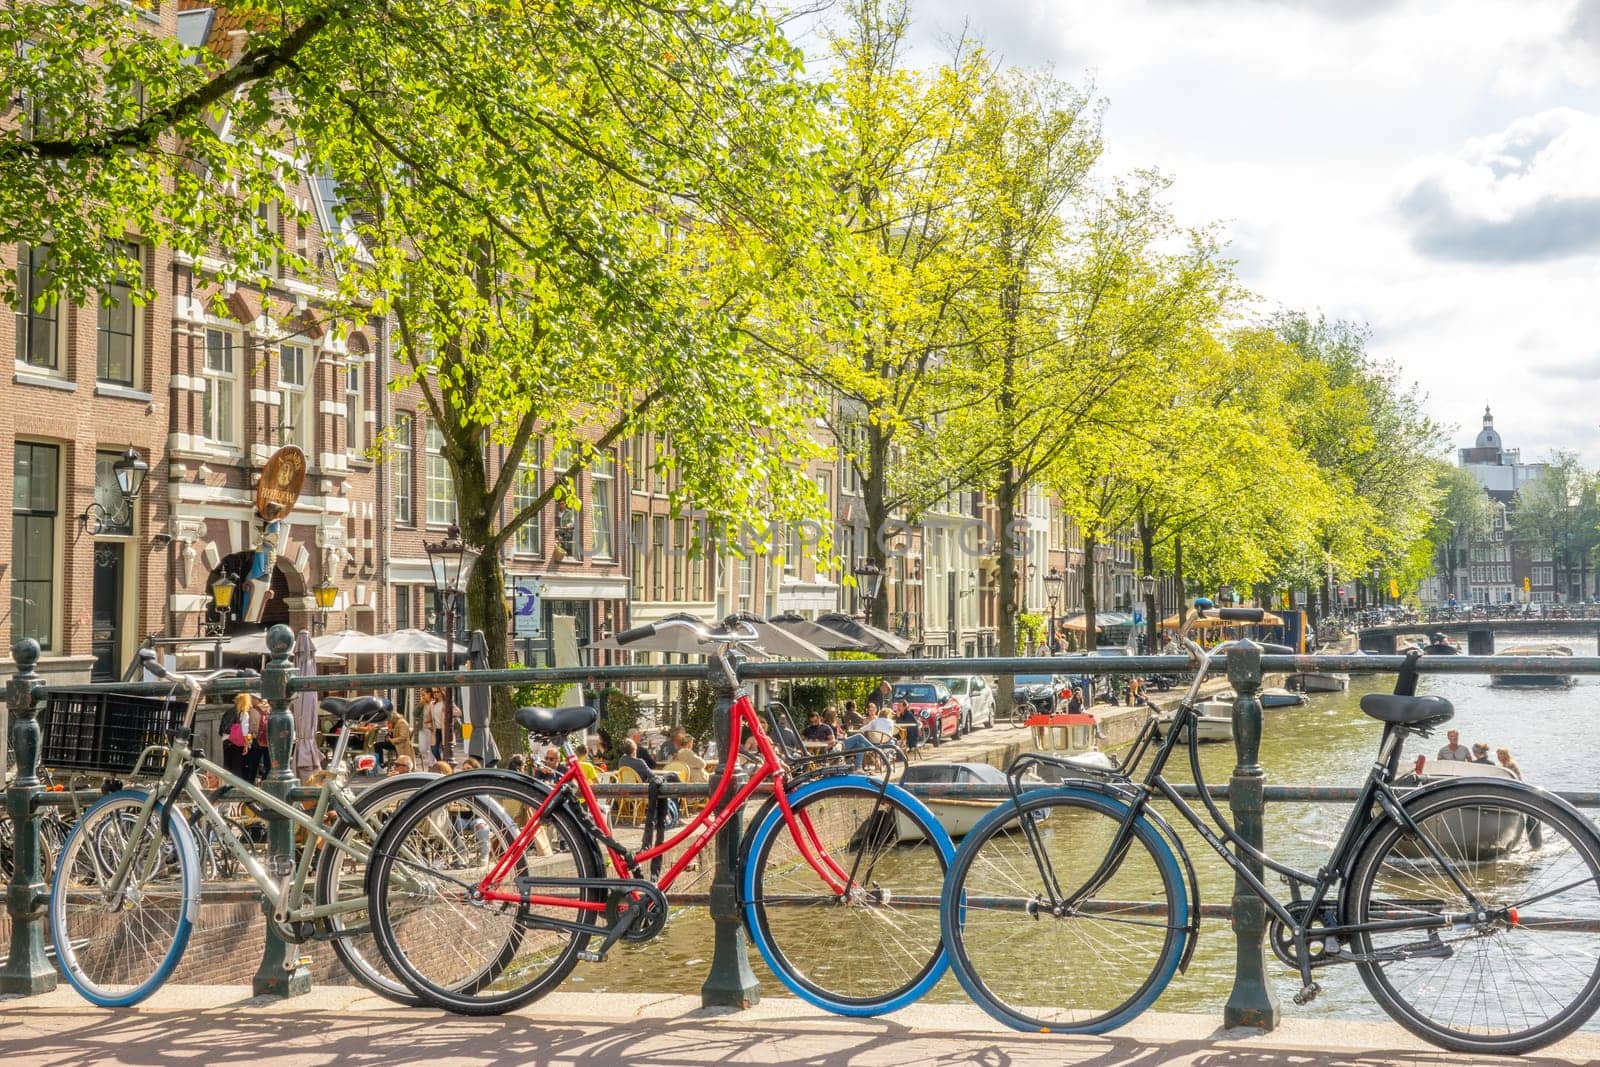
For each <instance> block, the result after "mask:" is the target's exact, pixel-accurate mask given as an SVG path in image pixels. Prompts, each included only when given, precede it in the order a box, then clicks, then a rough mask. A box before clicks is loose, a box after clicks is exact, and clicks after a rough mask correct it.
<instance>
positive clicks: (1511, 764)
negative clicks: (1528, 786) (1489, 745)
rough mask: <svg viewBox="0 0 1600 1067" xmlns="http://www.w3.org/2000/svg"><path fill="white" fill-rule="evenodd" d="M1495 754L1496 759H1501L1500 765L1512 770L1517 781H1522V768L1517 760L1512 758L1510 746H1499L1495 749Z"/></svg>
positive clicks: (1512, 774)
mask: <svg viewBox="0 0 1600 1067" xmlns="http://www.w3.org/2000/svg"><path fill="white" fill-rule="evenodd" d="M1494 755H1495V759H1497V760H1499V761H1500V766H1502V767H1504V768H1505V769H1506V770H1508V771H1510V772H1511V776H1512V777H1513V778H1515V779H1516V780H1517V781H1519V782H1520V781H1522V768H1521V767H1518V766H1517V761H1516V760H1514V759H1512V758H1511V750H1510V749H1509V748H1497V749H1495V750H1494Z"/></svg>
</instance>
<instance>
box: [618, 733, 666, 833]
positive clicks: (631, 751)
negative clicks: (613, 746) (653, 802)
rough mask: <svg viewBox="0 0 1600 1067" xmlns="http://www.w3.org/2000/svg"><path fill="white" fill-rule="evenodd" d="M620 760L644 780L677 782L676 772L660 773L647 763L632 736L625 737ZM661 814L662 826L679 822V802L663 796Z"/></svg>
mask: <svg viewBox="0 0 1600 1067" xmlns="http://www.w3.org/2000/svg"><path fill="white" fill-rule="evenodd" d="M618 762H619V763H620V764H621V765H622V766H624V767H626V768H628V769H629V770H630V771H632V772H633V773H634V774H637V775H638V776H639V780H640V781H642V782H676V781H677V780H678V776H677V775H676V774H658V773H657V772H655V771H653V770H651V769H650V768H649V767H648V766H646V765H645V762H644V760H642V759H640V758H639V746H638V745H637V744H636V743H635V742H634V739H633V738H632V737H628V738H624V739H623V742H622V756H621V758H620V759H619V760H618ZM659 803H660V808H659V809H658V810H659V812H660V814H659V816H658V817H659V818H660V820H661V825H662V827H663V828H664V829H665V828H670V827H673V826H676V825H677V824H678V802H677V801H676V800H674V799H673V798H672V797H662V798H661V800H660V802H659Z"/></svg>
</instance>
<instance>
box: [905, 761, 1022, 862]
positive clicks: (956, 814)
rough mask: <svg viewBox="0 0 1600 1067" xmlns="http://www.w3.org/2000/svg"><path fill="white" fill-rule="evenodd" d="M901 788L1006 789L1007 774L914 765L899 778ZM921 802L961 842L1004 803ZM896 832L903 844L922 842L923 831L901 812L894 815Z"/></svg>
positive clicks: (972, 766) (971, 766) (968, 766)
mask: <svg viewBox="0 0 1600 1067" xmlns="http://www.w3.org/2000/svg"><path fill="white" fill-rule="evenodd" d="M900 784H901V785H994V786H1000V787H1002V788H1003V787H1004V786H1005V784H1006V776H1005V772H1004V771H1002V770H1000V769H999V768H998V767H991V766H990V765H989V764H987V763H931V762H930V763H914V764H912V765H911V766H909V767H907V768H906V769H905V773H904V774H903V775H901V777H900ZM922 802H923V803H924V804H926V805H927V806H928V810H929V811H931V812H933V814H934V817H935V818H937V819H938V820H939V825H940V826H942V827H944V831H945V833H947V834H949V835H950V836H951V837H952V838H958V837H961V836H963V835H965V834H966V833H967V831H969V830H971V829H972V828H973V827H974V826H976V825H977V824H978V820H979V819H981V818H983V817H984V816H985V815H987V814H989V812H990V810H992V809H993V808H994V806H995V805H996V804H1003V803H1005V801H1004V800H985V799H981V798H979V797H938V796H925V797H923V798H922ZM895 829H896V831H897V833H898V834H899V840H900V841H901V842H905V843H909V842H913V841H921V840H922V831H921V830H920V829H919V828H918V827H917V825H916V824H915V823H913V822H912V821H911V820H910V819H908V818H906V816H905V815H904V814H902V813H900V812H899V811H896V813H895Z"/></svg>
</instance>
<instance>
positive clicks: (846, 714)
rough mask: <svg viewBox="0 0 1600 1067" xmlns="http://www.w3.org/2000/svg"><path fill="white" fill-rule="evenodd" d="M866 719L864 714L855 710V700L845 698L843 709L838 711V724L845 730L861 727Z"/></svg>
mask: <svg viewBox="0 0 1600 1067" xmlns="http://www.w3.org/2000/svg"><path fill="white" fill-rule="evenodd" d="M866 721H867V718H866V716H864V715H862V714H861V713H860V712H859V711H857V710H856V702H855V701H854V700H846V701H845V702H844V711H842V712H840V713H839V725H841V726H843V727H844V728H845V730H846V731H847V732H848V731H850V730H859V729H861V727H862V726H864V725H865V724H866Z"/></svg>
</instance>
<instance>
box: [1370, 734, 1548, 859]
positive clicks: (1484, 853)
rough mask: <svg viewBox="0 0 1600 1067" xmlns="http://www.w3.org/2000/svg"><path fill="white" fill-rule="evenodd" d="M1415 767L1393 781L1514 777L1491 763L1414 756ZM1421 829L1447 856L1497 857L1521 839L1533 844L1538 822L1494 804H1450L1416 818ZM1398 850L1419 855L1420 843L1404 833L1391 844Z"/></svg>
mask: <svg viewBox="0 0 1600 1067" xmlns="http://www.w3.org/2000/svg"><path fill="white" fill-rule="evenodd" d="M1418 763H1419V766H1418V769H1417V770H1415V771H1413V772H1412V773H1411V774H1410V775H1408V776H1407V777H1405V778H1402V779H1398V780H1396V783H1395V784H1396V785H1399V786H1402V787H1404V786H1407V785H1413V786H1422V785H1428V784H1430V783H1432V782H1438V781H1442V780H1445V779H1456V778H1501V779H1509V780H1515V779H1516V775H1514V774H1512V773H1511V772H1510V771H1509V770H1507V769H1506V768H1504V767H1501V766H1499V765H1497V764H1489V763H1468V762H1466V761H1465V760H1426V761H1424V760H1420V759H1419V760H1418ZM1422 832H1423V833H1425V834H1427V835H1428V837H1429V838H1430V839H1431V840H1432V841H1433V843H1434V845H1435V846H1436V847H1437V848H1438V849H1439V851H1440V852H1441V853H1442V854H1443V855H1444V856H1445V857H1446V858H1447V859H1459V860H1466V861H1468V862H1473V863H1477V862H1482V861H1485V860H1493V859H1499V858H1500V857H1502V856H1505V855H1506V854H1507V853H1510V852H1512V851H1515V850H1516V849H1517V848H1518V847H1519V846H1521V845H1522V844H1523V842H1524V841H1527V842H1528V843H1529V844H1530V845H1532V846H1533V847H1535V848H1537V847H1538V845H1539V840H1540V835H1539V824H1538V823H1537V822H1530V821H1529V820H1528V819H1527V818H1526V817H1525V816H1524V815H1523V814H1522V813H1521V812H1516V811H1506V810H1501V809H1498V808H1491V807H1481V808H1466V807H1460V808H1451V809H1450V810H1448V811H1446V812H1445V813H1444V814H1442V815H1436V816H1434V817H1433V818H1431V819H1427V820H1425V821H1424V822H1423V823H1422ZM1395 847H1396V849H1397V850H1398V851H1400V852H1402V853H1405V854H1407V855H1410V856H1414V857H1416V858H1418V859H1421V858H1422V855H1423V852H1424V851H1425V850H1424V849H1423V848H1422V843H1421V842H1420V841H1418V840H1416V839H1415V838H1414V837H1410V836H1406V837H1402V838H1401V840H1400V841H1399V842H1398V843H1397V844H1396V846H1395Z"/></svg>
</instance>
